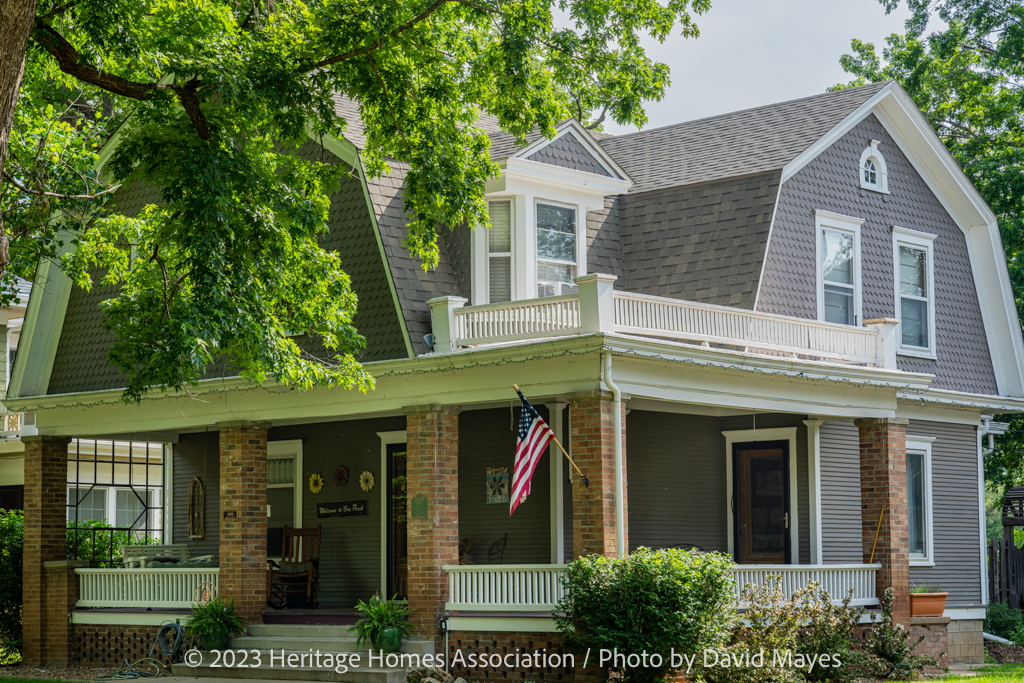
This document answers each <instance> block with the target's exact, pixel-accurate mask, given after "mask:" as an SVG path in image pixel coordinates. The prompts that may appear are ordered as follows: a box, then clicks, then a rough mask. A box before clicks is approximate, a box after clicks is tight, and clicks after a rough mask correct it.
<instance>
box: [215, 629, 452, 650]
mask: <svg viewBox="0 0 1024 683" xmlns="http://www.w3.org/2000/svg"><path fill="white" fill-rule="evenodd" d="M356 642H357V638H356V635H355V634H354V633H353V632H352V631H350V630H349V627H348V626H335V625H329V624H250V625H249V627H248V635H245V636H236V637H235V638H232V639H231V647H232V649H235V650H261V651H263V650H267V651H269V650H273V651H274V652H280V651H281V650H284V651H285V652H297V653H307V654H308V653H309V651H310V650H312V651H313V652H316V651H317V650H319V651H320V652H331V653H338V652H362V653H364V655H365V653H366V651H367V650H368V649H369V647H368V646H367V645H363V646H358V645H357V644H356ZM433 651H434V644H433V641H432V640H428V639H416V638H406V639H405V640H404V641H403V642H402V652H408V653H410V654H412V653H415V654H420V655H424V654H431V653H432V652H433Z"/></svg>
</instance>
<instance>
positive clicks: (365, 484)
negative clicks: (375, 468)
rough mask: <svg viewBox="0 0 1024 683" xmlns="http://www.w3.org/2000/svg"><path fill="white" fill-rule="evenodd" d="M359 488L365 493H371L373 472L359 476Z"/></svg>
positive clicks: (367, 471)
mask: <svg viewBox="0 0 1024 683" xmlns="http://www.w3.org/2000/svg"><path fill="white" fill-rule="evenodd" d="M359 488H361V489H362V490H364V491H369V490H371V489H372V488H373V472H371V471H370V470H365V471H364V472H363V473H362V474H360V475H359Z"/></svg>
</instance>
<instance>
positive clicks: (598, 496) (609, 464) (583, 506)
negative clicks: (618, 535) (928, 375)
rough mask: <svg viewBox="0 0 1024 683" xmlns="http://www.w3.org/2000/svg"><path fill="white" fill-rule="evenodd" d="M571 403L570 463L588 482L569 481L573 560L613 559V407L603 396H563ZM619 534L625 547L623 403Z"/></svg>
mask: <svg viewBox="0 0 1024 683" xmlns="http://www.w3.org/2000/svg"><path fill="white" fill-rule="evenodd" d="M566 398H567V399H568V400H569V402H570V412H569V415H570V430H571V433H572V458H573V460H575V461H576V464H577V465H578V466H579V468H580V470H581V471H582V472H583V474H585V475H586V476H587V477H588V478H589V480H590V486H589V487H585V486H582V485H579V484H577V483H576V480H575V479H574V480H573V487H572V502H573V514H572V527H573V528H572V544H573V556H574V557H581V556H583V555H594V554H596V555H606V556H609V557H615V555H616V544H615V438H614V425H613V423H612V416H613V403H612V400H611V393H610V392H607V391H603V392H598V391H587V392H580V393H576V394H567V395H566ZM622 486H623V494H622V495H623V508H624V513H623V518H624V521H623V526H624V529H623V535H624V540H625V547H626V548H627V549H628V548H629V501H628V498H627V497H626V492H625V489H626V404H625V402H623V403H622Z"/></svg>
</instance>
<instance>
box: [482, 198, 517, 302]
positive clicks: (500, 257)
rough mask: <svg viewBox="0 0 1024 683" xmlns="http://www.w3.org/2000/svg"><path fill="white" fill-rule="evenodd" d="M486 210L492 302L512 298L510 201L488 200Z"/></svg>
mask: <svg viewBox="0 0 1024 683" xmlns="http://www.w3.org/2000/svg"><path fill="white" fill-rule="evenodd" d="M487 212H488V213H489V214H490V217H491V227H490V229H489V230H488V231H487V282H488V295H489V298H488V301H489V302H490V303H492V304H493V303H501V302H505V301H511V300H512V202H511V201H509V200H503V201H494V202H488V203H487Z"/></svg>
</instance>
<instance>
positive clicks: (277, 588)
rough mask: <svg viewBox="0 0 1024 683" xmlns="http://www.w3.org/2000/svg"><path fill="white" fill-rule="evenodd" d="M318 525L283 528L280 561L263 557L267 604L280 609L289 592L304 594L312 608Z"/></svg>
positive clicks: (316, 583)
mask: <svg viewBox="0 0 1024 683" xmlns="http://www.w3.org/2000/svg"><path fill="white" fill-rule="evenodd" d="M319 584H320V525H319V524H317V525H316V528H315V529H312V528H310V529H290V528H288V527H287V526H286V527H285V528H284V534H283V537H282V539H281V564H278V563H277V562H275V561H274V560H267V606H268V607H272V608H273V609H283V608H285V607H287V606H288V597H289V596H296V597H298V596H301V595H305V596H306V604H307V605H308V606H309V607H311V608H315V607H316V603H317V591H318V589H319V587H320V585H319Z"/></svg>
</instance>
